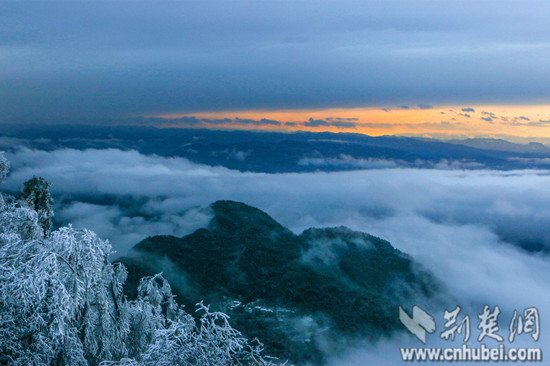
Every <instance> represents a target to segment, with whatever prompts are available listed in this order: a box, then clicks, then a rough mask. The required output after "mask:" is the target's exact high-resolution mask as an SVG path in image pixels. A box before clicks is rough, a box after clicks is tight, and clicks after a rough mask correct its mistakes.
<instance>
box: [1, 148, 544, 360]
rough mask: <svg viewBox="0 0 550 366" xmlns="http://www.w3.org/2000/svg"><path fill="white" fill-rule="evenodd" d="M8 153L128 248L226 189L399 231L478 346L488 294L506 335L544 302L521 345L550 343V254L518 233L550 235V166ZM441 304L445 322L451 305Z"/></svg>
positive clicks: (240, 196) (21, 175)
mask: <svg viewBox="0 0 550 366" xmlns="http://www.w3.org/2000/svg"><path fill="white" fill-rule="evenodd" d="M6 156H7V157H8V159H9V160H10V161H11V165H12V169H11V173H10V175H9V177H8V179H7V180H6V182H5V183H4V184H3V189H8V190H12V191H16V190H17V189H18V188H19V187H20V186H21V185H22V183H23V182H24V180H25V179H27V178H29V177H32V176H33V175H38V176H42V177H44V178H46V179H48V180H49V181H51V182H52V184H53V185H52V190H53V193H54V196H55V198H56V201H57V204H56V220H57V222H58V223H60V224H68V223H72V224H73V225H74V226H76V227H86V228H89V229H91V230H94V231H96V232H97V233H98V234H99V235H100V236H102V237H103V238H107V239H109V240H110V241H111V242H112V244H113V246H114V248H115V250H117V251H118V253H119V254H122V255H123V254H125V253H126V252H127V251H128V250H129V249H130V248H131V247H132V246H133V245H134V244H136V243H137V242H139V241H140V240H142V239H144V238H145V237H147V236H149V235H158V234H168V235H177V236H182V235H185V234H188V233H190V232H192V231H193V230H195V229H197V228H199V227H203V226H205V225H207V223H208V220H209V218H210V215H209V211H208V209H206V207H207V206H208V204H210V203H212V202H214V201H216V200H220V199H224V200H226V199H229V200H236V201H242V202H245V203H247V204H249V205H252V206H255V207H258V208H260V209H262V210H264V211H266V212H267V213H268V214H270V215H271V216H272V217H273V218H275V219H276V220H277V221H279V222H280V223H281V224H283V225H285V226H287V227H289V228H290V229H291V230H293V231H294V232H295V233H300V232H301V231H302V230H304V229H306V228H308V227H312V226H314V227H329V226H340V225H345V226H348V227H350V228H352V229H354V230H359V231H364V232H367V233H370V234H372V235H375V236H379V237H381V238H383V239H386V240H389V241H390V242H391V243H392V245H394V246H395V247H397V248H398V249H400V250H402V251H404V252H406V253H409V254H410V255H412V256H413V257H414V258H415V259H416V260H417V261H418V262H420V263H421V264H422V265H424V266H425V267H426V268H428V269H429V270H430V271H432V272H433V273H434V274H435V275H436V276H437V277H438V278H440V279H441V280H442V281H443V283H444V285H445V286H446V288H447V291H448V293H449V294H450V296H452V297H453V298H454V299H456V302H457V305H461V306H462V307H463V308H464V311H466V312H468V313H469V314H470V315H471V320H472V340H471V341H470V345H471V346H478V345H479V344H478V343H477V342H476V338H477V335H478V330H477V329H476V326H477V323H478V322H477V316H476V315H477V313H480V312H481V310H482V308H483V305H484V304H489V305H491V307H492V306H495V305H498V306H499V307H500V309H501V312H502V315H501V322H502V323H501V334H502V335H503V336H504V337H505V338H507V335H508V329H507V324H508V323H509V321H510V318H511V316H512V314H513V311H514V310H516V309H517V310H519V311H521V310H523V308H526V307H530V306H536V307H538V309H539V312H540V318H541V338H540V340H539V341H538V343H535V342H534V341H533V340H531V338H530V337H529V336H528V335H521V336H519V337H518V340H517V341H516V342H515V343H514V345H515V346H519V345H521V344H524V345H525V346H527V347H542V348H543V351H546V352H550V347H548V346H547V345H545V344H547V342H548V337H547V336H546V331H547V330H549V329H550V311H548V310H547V309H546V306H547V305H548V304H550V281H549V280H548V279H549V278H550V260H549V258H548V257H547V255H544V254H540V253H529V252H527V251H525V250H523V249H520V248H518V246H517V245H514V244H513V243H514V242H515V243H518V242H524V241H526V242H537V243H541V245H546V246H550V235H549V234H550V225H549V223H550V190H549V189H548V187H550V175H549V172H548V171H542V170H529V171H512V172H510V171H508V172H502V171H489V170H475V171H467V170H437V169H397V168H384V169H370V170H358V171H347V172H335V173H323V172H317V173H290V174H262V173H242V172H238V171H233V170H229V169H226V168H223V167H211V166H204V165H197V164H194V163H191V162H189V161H188V160H186V159H183V158H165V157H157V156H145V155H142V154H140V153H138V152H136V151H122V150H116V149H108V150H84V151H78V150H71V149H62V150H55V151H49V152H47V151H41V150H30V149H27V148H20V149H17V150H15V151H13V152H11V153H9V154H6ZM266 163H267V162H266ZM503 239H506V240H507V241H504V240H503ZM408 310H409V311H410V309H408ZM443 310H444V309H441V311H443ZM449 310H451V309H449ZM432 315H434V317H435V318H436V321H437V322H438V331H440V330H441V327H442V325H443V322H444V321H443V318H442V314H432ZM396 316H397V314H396ZM438 334H439V333H438V332H436V334H432V335H429V336H428V337H431V338H429V339H431V341H430V342H429V343H431V344H432V345H441V346H445V345H446V344H447V343H445V342H444V341H442V340H440V339H439V335H438ZM489 343H490V342H489ZM421 345H422V344H421V343H420V342H419V341H418V340H416V339H415V338H412V337H405V336H398V337H397V338H392V339H388V340H383V341H381V342H379V343H378V344H377V345H376V346H372V345H367V344H365V345H360V346H358V347H356V348H354V349H353V350H350V351H349V352H348V353H346V354H345V355H338V356H336V357H335V358H334V360H333V361H332V363H333V364H334V365H337V366H351V365H353V366H359V365H394V364H400V354H399V349H398V348H399V347H405V346H410V347H416V346H421ZM488 345H489V344H488ZM501 364H504V363H501Z"/></svg>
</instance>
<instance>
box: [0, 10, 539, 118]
mask: <svg viewBox="0 0 550 366" xmlns="http://www.w3.org/2000/svg"><path fill="white" fill-rule="evenodd" d="M549 6H550V5H548V3H546V2H543V1H530V2H524V1H518V0H499V1H494V0H491V1H484V2H482V3H480V2H479V1H474V0H467V1H461V2H457V3H451V2H441V1H435V0H430V1H423V2H417V1H408V0H384V1H381V0H380V1H378V0H377V1H369V2H364V1H358V0H346V1H339V2H332V1H318V2H284V3H280V2H275V1H261V2H258V1H248V0H247V1H239V2H231V3H227V2H224V1H219V0H205V1H201V2H199V3H195V2H191V3H188V2H152V1H139V2H99V3H96V2H89V1H71V2H61V1H48V2H36V3H32V4H30V3H27V2H3V3H2V4H0V13H1V14H2V22H0V51H1V53H2V56H3V57H2V59H1V60H0V110H2V111H3V113H2V114H3V116H2V117H3V118H5V119H8V120H14V121H56V122H59V121H60V120H62V121H67V120H71V121H93V120H96V119H100V120H103V121H104V120H108V119H111V118H118V117H120V116H133V115H136V114H137V115H140V114H141V115H142V114H159V113H172V112H180V113H192V112H197V111H215V110H242V109H290V108H327V107H350V106H366V105H378V106H381V105H394V106H400V105H402V104H405V105H420V106H421V107H426V108H428V107H429V106H430V104H457V103H472V102H475V103H486V102H490V103H508V102H513V103H519V102H523V103H526V102H527V103H530V102H533V103H536V102H541V101H544V100H545V99H544V98H545V97H546V95H547V93H546V92H547V88H546V86H547V85H548V82H549V80H550V73H549V71H548V68H547V67H546V65H547V59H548V57H549V55H550V47H549V46H548V42H547V39H548V37H547V35H548V33H549V31H550V28H549V25H548V22H547V19H546V16H545V15H546V14H547V13H548V10H550V9H549ZM518 55H521V57H517V56H518ZM427 103H430V104H427Z"/></svg>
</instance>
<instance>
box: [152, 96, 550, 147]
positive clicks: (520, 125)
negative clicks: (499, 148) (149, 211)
mask: <svg viewBox="0 0 550 366" xmlns="http://www.w3.org/2000/svg"><path fill="white" fill-rule="evenodd" d="M184 116H193V117H196V118H197V119H207V120H220V119H224V118H229V119H232V122H229V123H222V124H216V125H212V124H208V123H200V124H199V125H197V126H194V127H210V128H232V129H257V130H274V131H298V130H300V131H317V132H320V131H330V132H356V133H364V134H367V135H371V136H379V135H408V136H422V137H434V138H472V137H491V138H506V139H508V140H525V139H528V140H531V141H541V142H548V141H549V140H550V105H542V106H541V105H537V106H535V105H531V106H529V105H528V106H515V105H514V106H502V105H486V106H436V107H433V108H429V109H422V108H420V107H409V108H403V107H399V108H386V109H381V108H345V109H344V108H342V109H322V110H276V111H258V110H253V111H226V112H213V113H205V112H201V113H188V114H171V115H162V116H155V117H161V118H165V119H167V124H166V126H167V127H168V126H169V127H179V125H178V122H177V119H178V118H181V117H184ZM237 117H238V118H240V119H249V120H256V121H258V120H261V119H262V118H265V119H269V120H273V121H278V122H280V123H281V124H280V125H276V124H262V125H254V124H247V123H239V122H238V121H235V119H236V118H237ZM310 119H313V120H322V121H324V122H321V123H320V124H319V123H317V124H318V125H316V126H311V124H315V122H313V123H312V121H310ZM287 122H290V124H287ZM338 122H345V123H338ZM181 127H189V126H185V125H183V124H182V125H181Z"/></svg>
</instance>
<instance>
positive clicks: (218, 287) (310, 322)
mask: <svg viewBox="0 0 550 366" xmlns="http://www.w3.org/2000/svg"><path fill="white" fill-rule="evenodd" d="M209 210H210V212H211V214H212V215H213V218H212V220H211V221H210V224H209V226H208V227H207V228H205V229H199V230H197V231H195V232H194V233H192V234H190V235H187V236H184V237H182V238H177V237H173V236H154V237H149V238H147V239H145V240H143V241H142V242H140V243H139V244H137V245H136V246H135V247H134V248H133V250H132V251H131V253H130V254H129V255H127V256H126V257H123V258H121V259H120V261H121V262H122V263H124V264H125V265H126V266H127V267H128V269H129V277H128V287H127V288H128V289H129V292H128V295H129V296H130V297H134V296H135V294H136V293H135V291H136V288H137V284H138V279H139V278H141V277H142V276H144V275H152V274H154V273H158V272H163V275H164V276H165V277H166V278H167V279H168V280H169V282H170V283H171V285H172V287H173V290H174V292H175V293H176V294H177V296H178V297H177V299H178V301H180V302H182V303H183V304H185V305H186V307H187V308H190V309H192V308H193V304H195V303H196V302H198V301H200V300H204V301H205V303H209V304H212V306H213V307H214V308H215V309H218V310H222V311H224V312H227V313H228V314H229V315H230V316H231V320H230V321H231V323H232V325H233V326H234V327H236V328H237V329H239V330H240V331H241V332H243V333H244V334H245V335H247V336H248V337H251V338H254V337H257V338H258V339H260V340H261V341H262V342H264V344H265V346H266V351H267V353H268V354H272V355H276V356H279V357H281V358H290V359H291V360H292V361H293V362H298V363H301V362H306V361H314V362H315V363H319V362H322V361H323V354H324V352H323V350H325V351H326V350H327V347H335V348H336V349H337V348H338V346H337V344H342V342H344V340H345V339H346V338H349V339H353V338H362V339H365V338H367V339H370V340H376V339H378V338H379V337H381V336H382V335H388V334H391V333H392V332H394V331H396V330H398V329H403V327H402V325H401V324H400V323H399V320H398V306H399V305H403V306H405V307H409V308H410V307H411V306H412V305H413V304H423V306H428V305H429V304H430V303H433V302H435V299H436V298H438V296H437V295H438V294H440V293H441V291H442V290H441V288H440V286H439V285H438V282H437V281H436V280H435V279H434V277H433V276H432V275H431V274H430V273H428V272H427V271H426V270H424V269H422V268H421V267H420V266H419V265H418V264H416V263H415V262H414V261H413V260H412V258H410V257H409V256H408V255H406V254H404V253H402V252H400V251H399V250H397V249H395V248H394V247H392V246H391V245H390V243H388V242H387V241H385V240H382V239H380V238H376V237H374V236H371V235H368V234H364V233H361V232H356V231H352V230H350V229H348V228H345V227H338V228H327V229H313V228H312V229H308V230H306V231H304V232H303V233H302V234H300V235H295V234H294V233H292V232H291V231H290V230H288V229H286V228H285V227H283V226H282V225H280V224H279V223H277V222H276V221H275V220H273V219H272V218H271V217H270V216H268V215H267V214H266V213H264V212H262V211H260V210H258V209H256V208H253V207H250V206H248V205H246V204H243V203H239V202H233V201H218V202H215V203H214V204H212V205H211V206H210V207H209ZM335 339H338V342H336V341H334V340H335ZM333 351H334V350H333Z"/></svg>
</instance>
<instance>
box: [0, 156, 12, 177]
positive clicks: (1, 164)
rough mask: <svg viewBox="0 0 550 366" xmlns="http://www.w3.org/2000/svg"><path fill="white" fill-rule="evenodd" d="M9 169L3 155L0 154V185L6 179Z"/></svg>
mask: <svg viewBox="0 0 550 366" xmlns="http://www.w3.org/2000/svg"><path fill="white" fill-rule="evenodd" d="M9 168H10V165H9V163H8V160H7V159H6V158H5V157H4V154H3V153H2V152H0V183H2V182H3V181H4V179H6V175H8V170H9Z"/></svg>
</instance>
